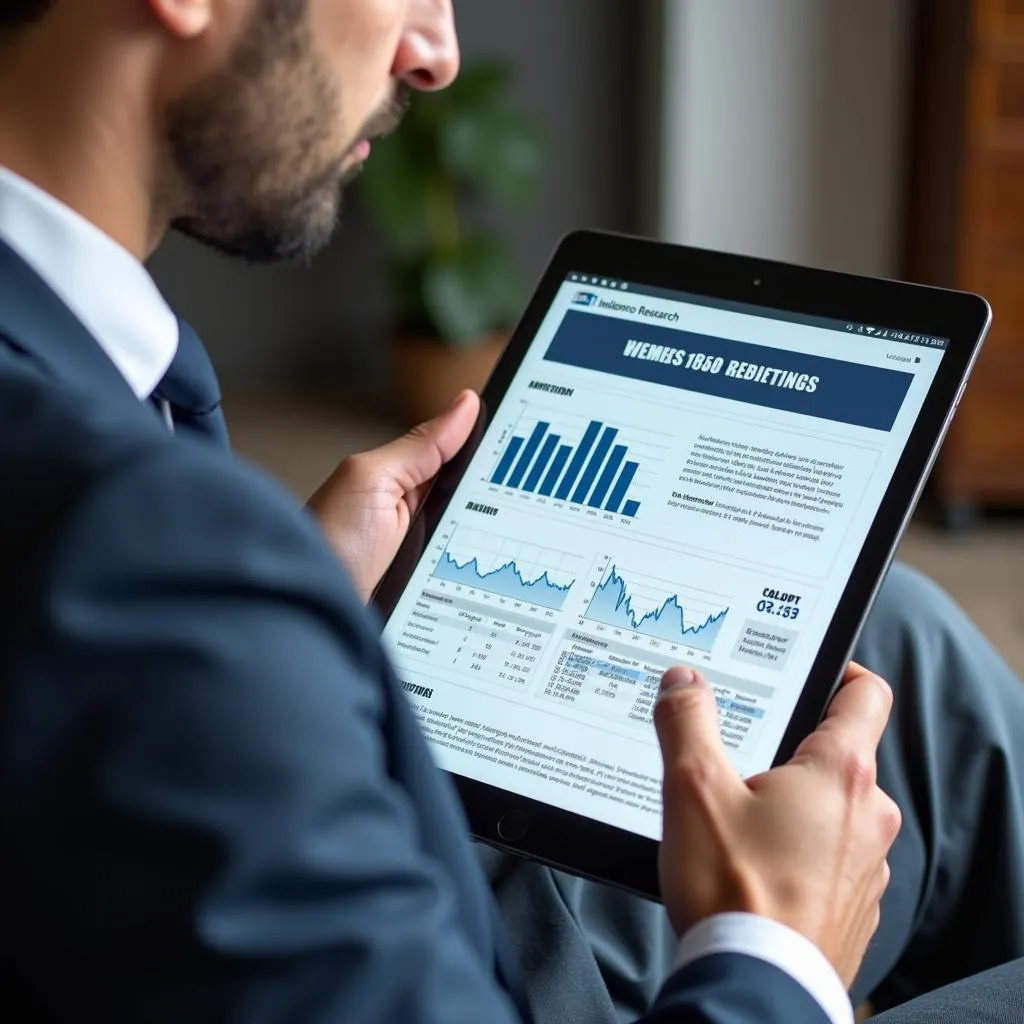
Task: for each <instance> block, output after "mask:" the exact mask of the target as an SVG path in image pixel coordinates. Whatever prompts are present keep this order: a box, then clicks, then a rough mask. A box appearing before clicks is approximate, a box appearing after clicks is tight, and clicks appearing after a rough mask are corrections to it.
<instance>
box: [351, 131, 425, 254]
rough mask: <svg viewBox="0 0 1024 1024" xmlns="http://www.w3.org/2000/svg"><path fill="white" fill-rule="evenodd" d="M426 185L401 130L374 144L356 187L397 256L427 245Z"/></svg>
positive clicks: (417, 158) (418, 161) (419, 161)
mask: <svg viewBox="0 0 1024 1024" xmlns="http://www.w3.org/2000/svg"><path fill="white" fill-rule="evenodd" d="M429 188H430V173H429V171H428V170H427V169H426V168H425V167H424V165H423V160H422V158H421V157H420V156H419V154H418V153H417V152H416V149H415V147H414V146H413V145H411V144H410V141H409V140H408V139H406V138H405V137H404V136H403V134H402V132H398V133H396V134H395V135H392V136H390V137H389V138H386V139H379V140H378V141H377V142H376V143H375V145H374V148H373V152H372V153H371V155H370V159H369V160H368V161H367V165H366V169H365V170H364V172H363V175H362V177H361V178H360V180H359V190H360V194H361V196H362V198H363V199H364V201H365V202H364V206H365V208H366V210H367V213H368V214H369V215H370V218H371V220H372V221H373V222H374V225H375V227H376V228H377V230H378V231H379V232H380V234H381V236H382V237H383V239H384V242H385V243H386V245H387V246H388V248H389V249H390V250H391V251H392V253H393V254H394V255H395V256H397V257H399V258H402V259H408V258H410V257H412V256H414V255H416V254H417V253H421V252H422V251H423V250H424V249H426V248H427V245H428V236H429V230H428V224H427V195H428V190H429Z"/></svg>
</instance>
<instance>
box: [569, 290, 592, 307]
mask: <svg viewBox="0 0 1024 1024" xmlns="http://www.w3.org/2000/svg"><path fill="white" fill-rule="evenodd" d="M572 302H573V305H574V306H594V305H596V304H597V296H596V295H595V294H594V293H593V292H577V293H576V298H575V299H573V300H572Z"/></svg>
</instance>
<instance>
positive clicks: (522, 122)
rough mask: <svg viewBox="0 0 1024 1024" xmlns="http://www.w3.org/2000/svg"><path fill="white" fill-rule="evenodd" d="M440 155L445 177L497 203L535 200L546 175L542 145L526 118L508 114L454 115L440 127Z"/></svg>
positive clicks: (498, 111)
mask: <svg viewBox="0 0 1024 1024" xmlns="http://www.w3.org/2000/svg"><path fill="white" fill-rule="evenodd" d="M438 144H439V145H438V151H439V156H440V158H441V162H442V164H443V165H444V167H445V168H446V169H447V170H448V172H449V173H451V174H453V175H455V176H457V177H458V178H460V179H461V180H462V181H463V182H464V183H466V184H471V185H476V186H477V187H478V188H479V189H480V190H481V191H482V192H484V193H485V194H486V195H489V196H491V197H493V198H495V199H498V200H499V201H503V202H508V203H512V204H514V205H519V206H521V205H523V204H525V203H527V202H529V200H530V199H532V198H533V195H534V193H535V192H536V189H537V186H538V184H539V182H540V180H541V175H542V173H543V169H544V141H543V138H542V135H541V132H540V130H539V128H537V126H536V125H535V124H534V123H533V122H532V121H531V120H530V119H529V118H527V117H525V116H524V115H522V114H520V113H517V112H516V111H513V110H511V109H509V108H508V107H504V106H501V107H496V108H494V109H490V110H478V109H475V108H474V109H459V110H453V111H452V112H451V113H450V115H449V117H448V118H447V119H446V120H445V121H444V122H442V124H441V126H440V137H439V140H438Z"/></svg>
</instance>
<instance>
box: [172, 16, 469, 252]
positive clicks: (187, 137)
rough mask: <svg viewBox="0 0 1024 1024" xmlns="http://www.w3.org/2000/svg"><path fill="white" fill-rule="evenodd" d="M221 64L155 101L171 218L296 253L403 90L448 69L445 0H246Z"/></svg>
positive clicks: (318, 241) (250, 247)
mask: <svg viewBox="0 0 1024 1024" xmlns="http://www.w3.org/2000/svg"><path fill="white" fill-rule="evenodd" d="M250 8H251V9H250V11H249V12H248V15H247V18H246V21H245V24H244V27H243V29H242V30H241V32H240V34H239V36H238V37H237V40H236V42H235V43H234V45H233V46H232V49H231V53H230V55H229V57H228V59H227V61H226V63H225V65H224V66H223V67H222V68H220V69H219V70H218V71H216V72H215V73H213V74H210V75H207V76H206V77H205V78H204V79H203V80H201V81H200V82H198V83H197V84H195V85H193V86H192V87H191V88H190V89H189V90H188V92H187V93H186V94H185V95H184V96H182V97H181V98H180V99H178V100H177V101H176V102H175V103H174V104H173V105H172V106H171V108H170V110H169V111H168V116H167V121H166V133H167V142H168V150H169V153H170V156H171V164H172V166H171V181H170V183H169V195H170V196H171V197H173V198H172V200H171V201H172V203H173V205H174V208H175V209H174V213H175V216H174V219H173V225H174V227H176V228H178V229H179V230H180V231H182V232H184V233H185V234H188V235H191V236H192V237H194V238H197V239H199V240H200V241H203V242H206V243H208V244H210V245H212V246H213V247H215V248H217V249H219V250H221V251H222V252H226V253H229V254H232V255H239V256H244V257H246V258H248V259H251V260H259V261H273V260H282V259H292V258H297V257H303V256H309V255H311V254H312V253H314V252H316V251H317V250H318V249H320V248H322V247H323V246H324V245H325V244H326V242H327V241H328V239H329V238H330V236H331V233H332V231H333V229H334V226H335V224H336V222H337V217H338V208H339V205H340V200H341V187H342V185H343V184H344V182H345V181H346V180H348V179H349V178H351V177H352V176H354V175H355V174H356V173H357V172H358V170H359V169H360V167H361V166H362V164H363V161H364V160H365V159H366V158H367V156H368V155H369V149H370V146H369V142H370V140H372V138H373V137H375V136H378V135H381V134H384V133H385V132H387V131H390V130H391V129H393V128H394V127H395V126H396V125H397V123H398V120H399V118H400V116H401V110H402V107H403V100H404V95H405V93H406V92H407V90H408V89H409V88H410V87H414V88H443V87H444V86H446V85H448V84H449V83H450V82H451V80H452V79H453V78H454V77H455V74H456V72H457V70H458V46H457V43H456V39H455V30H454V24H453V18H452V8H451V0H251V2H250Z"/></svg>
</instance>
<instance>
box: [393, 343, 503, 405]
mask: <svg viewBox="0 0 1024 1024" xmlns="http://www.w3.org/2000/svg"><path fill="white" fill-rule="evenodd" d="M507 342H508V335H507V334H506V333H504V332H500V333H496V334H491V335H488V336H487V337H486V338H482V339H481V340H480V341H479V342H478V343H477V344H475V345H471V346H469V347H466V348H455V347H453V346H450V345H445V344H443V343H442V342H440V341H438V340H437V339H436V338H419V337H409V336H399V337H397V338H395V342H394V360H395V385H396V394H397V400H398V412H399V414H400V415H401V417H402V419H403V420H404V421H405V422H406V423H407V424H409V425H415V424H417V423H422V422H423V421H424V420H429V419H431V418H432V417H434V416H436V415H437V414H438V413H441V412H444V410H445V409H447V408H448V406H449V405H451V403H452V402H453V401H454V400H455V397H456V395H458V394H459V392H460V391H464V390H465V389H466V388H472V389H473V390H474V391H479V390H480V389H481V388H482V387H483V386H484V383H485V382H486V381H487V378H488V377H489V376H490V374H491V370H493V369H494V365H495V363H497V361H498V358H499V357H500V356H501V353H502V352H503V351H504V349H505V345H506V343H507Z"/></svg>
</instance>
